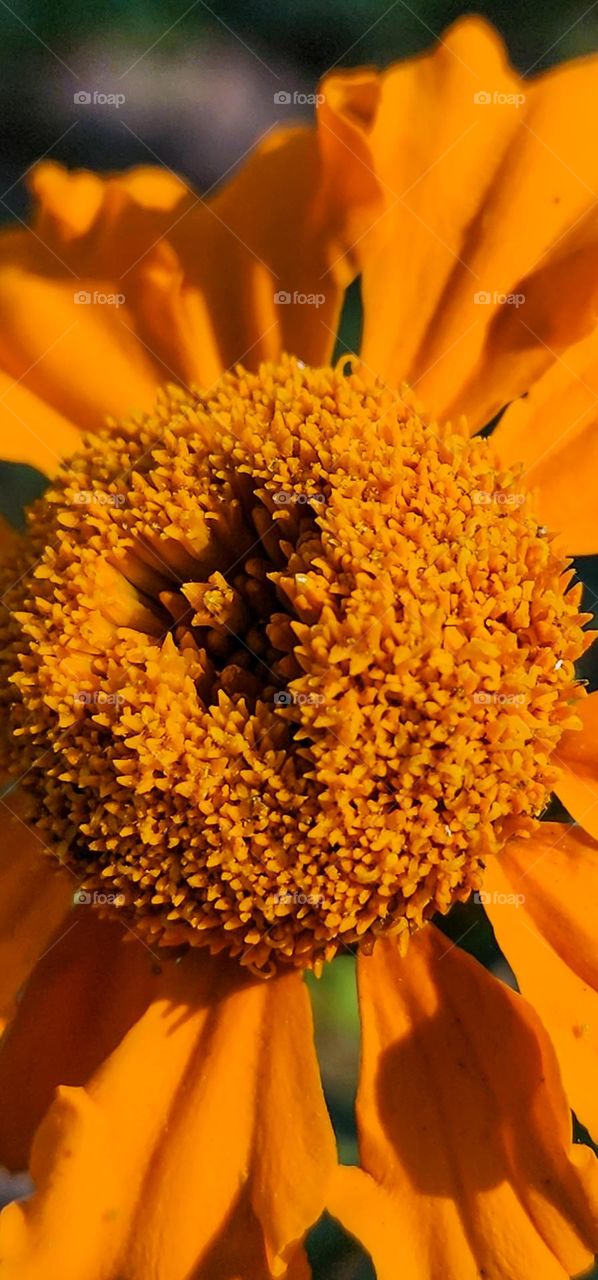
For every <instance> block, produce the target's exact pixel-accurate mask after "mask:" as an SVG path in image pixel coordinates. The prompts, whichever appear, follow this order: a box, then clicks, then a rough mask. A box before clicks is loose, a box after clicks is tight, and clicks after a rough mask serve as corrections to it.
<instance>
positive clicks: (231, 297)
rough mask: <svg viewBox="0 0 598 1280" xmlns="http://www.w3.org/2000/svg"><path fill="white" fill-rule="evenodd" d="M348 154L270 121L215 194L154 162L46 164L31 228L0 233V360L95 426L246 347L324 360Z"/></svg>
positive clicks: (351, 165) (347, 224)
mask: <svg viewBox="0 0 598 1280" xmlns="http://www.w3.org/2000/svg"><path fill="white" fill-rule="evenodd" d="M356 167H357V163H356V162H353V160H352V158H351V156H350V155H349V157H348V158H347V153H346V152H345V151H344V149H343V148H342V147H340V145H339V144H338V143H337V142H336V141H335V140H334V138H332V137H331V135H330V133H329V132H328V133H326V134H325V135H324V133H323V131H322V130H320V133H319V134H317V133H316V131H315V130H313V129H292V130H288V129H285V130H279V131H277V132H275V133H274V134H273V135H271V136H270V137H269V138H268V139H267V140H266V141H265V142H264V143H262V145H261V146H260V147H258V149H257V150H256V152H255V153H254V155H253V156H252V157H251V159H250V160H249V161H248V163H247V164H246V165H245V166H243V168H242V169H241V171H240V172H239V174H238V175H237V176H235V178H233V180H232V181H231V182H230V183H228V184H227V185H226V186H225V187H224V188H223V189H222V190H221V191H220V192H218V193H217V194H216V195H215V196H214V197H213V198H211V199H209V200H204V199H201V198H200V197H199V196H197V195H196V194H195V193H194V192H193V191H192V190H191V189H190V188H189V187H188V186H187V185H186V184H185V183H184V182H183V181H181V180H180V179H178V178H176V177H174V176H173V175H170V174H168V173H164V172H162V171H161V170H159V169H148V168H145V169H139V170H133V171H132V172H131V173H129V174H125V175H117V176H113V177H109V178H100V177H99V176H98V175H96V174H92V173H86V172H81V173H74V174H69V173H66V172H65V171H64V170H63V169H61V168H60V166H58V165H56V164H54V163H51V162H44V163H42V164H41V165H40V166H39V167H38V168H37V169H36V170H35V172H34V175H33V179H32V186H33V190H34V194H35V196H36V198H37V201H38V207H37V210H36V213H35V221H34V226H33V229H32V231H31V232H23V231H18V232H14V231H11V232H9V233H7V234H5V235H4V237H3V238H2V239H1V240H0V333H1V334H2V336H1V337H0V367H3V368H4V370H5V372H6V374H7V375H9V376H10V377H12V378H13V379H19V380H22V381H23V382H24V383H25V385H26V387H27V389H28V390H30V391H32V392H34V393H35V395H36V396H38V397H39V398H40V399H42V400H47V402H48V403H49V404H50V405H52V406H53V408H54V409H55V410H56V415H64V417H65V418H66V419H69V420H72V421H73V422H76V423H77V425H78V426H80V427H87V428H93V427H95V426H97V425H98V424H99V423H101V422H102V421H103V419H104V417H105V416H106V415H107V414H111V415H114V416H116V417H120V416H123V415H125V414H128V413H130V412H132V411H133V410H138V409H139V410H148V409H150V408H151V406H152V404H153V401H154V398H155V391H156V387H157V385H158V384H159V383H163V382H167V381H172V380H173V379H174V380H176V381H182V382H184V383H187V384H188V383H189V382H191V381H196V382H199V383H201V384H203V385H204V386H205V385H207V384H209V383H211V382H213V381H214V379H216V378H217V377H218V376H219V375H220V373H221V372H222V371H223V369H226V368H228V367H230V366H232V365H234V364H235V363H236V362H237V361H239V360H242V361H244V362H245V363H246V364H248V365H250V366H252V367H255V366H256V365H257V364H258V363H259V361H260V360H261V359H263V358H276V357H277V356H278V355H279V354H280V352H281V351H282V350H283V348H285V349H289V350H291V351H293V352H294V353H295V354H297V355H299V356H302V357H303V358H304V359H305V360H308V361H310V362H311V363H316V364H317V363H322V362H325V360H326V359H327V357H328V356H329V354H330V352H331V350H332V347H333V344H334V337H335V332H336V326H337V320H338V315H339V310H340V306H341V302H342V296H343V290H344V288H345V286H346V284H347V282H348V281H349V279H351V277H352V275H354V274H355V266H354V265H352V266H350V265H349V263H348V261H347V260H346V258H345V250H344V247H343V246H344V244H345V243H346V240H347V237H348V236H349V235H353V234H355V227H356V225H357V223H356V222H355V220H354V219H353V214H352V210H354V209H358V208H360V207H361V204H362V203H363V200H364V198H365V197H364V191H363V184H360V183H359V182H358V181H357V180H356V177H355V169H356ZM110 299H111V301H110ZM23 416H24V417H25V419H26V420H27V415H23ZM0 425H1V424H0ZM51 427H52V424H51V423H49V425H48V430H50V429H51Z"/></svg>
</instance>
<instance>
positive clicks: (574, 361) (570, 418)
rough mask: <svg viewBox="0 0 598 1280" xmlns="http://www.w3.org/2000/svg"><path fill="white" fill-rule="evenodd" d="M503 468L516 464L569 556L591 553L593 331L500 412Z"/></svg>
mask: <svg viewBox="0 0 598 1280" xmlns="http://www.w3.org/2000/svg"><path fill="white" fill-rule="evenodd" d="M493 444H494V445H495V446H496V448H497V450H498V453H499V456H500V458H501V461H502V462H503V463H504V464H505V465H506V466H511V465H517V464H518V463H521V464H522V465H523V471H524V479H525V483H526V485H527V486H528V487H529V488H534V489H537V490H538V510H539V514H540V517H541V519H542V521H543V522H544V524H546V526H547V527H548V528H549V529H550V530H551V531H553V532H558V534H559V541H560V544H561V545H562V547H563V549H564V551H565V552H566V553H568V554H569V555H593V554H594V553H595V552H596V551H597V550H598V523H597V521H596V508H597V505H598V493H597V492H596V488H595V479H594V478H595V476H596V474H597V473H598V329H596V330H594V331H593V332H592V333H591V334H590V336H589V337H588V338H585V339H584V340H583V341H582V342H580V343H578V344H576V345H575V346H573V347H571V348H570V349H569V350H568V351H567V352H566V354H565V355H564V356H563V357H562V358H560V359H559V360H557V361H556V362H555V364H553V365H552V366H551V368H550V369H548V370H547V372H546V373H545V374H544V375H543V376H542V377H541V378H540V379H539V381H538V382H537V383H536V384H535V386H533V387H532V389H531V391H530V393H529V395H528V396H526V397H525V399H522V400H517V401H515V402H514V403H513V404H511V405H510V406H509V408H508V409H507V411H506V413H504V414H503V416H502V418H501V420H500V422H499V424H498V426H497V428H496V431H495V432H494V435H493Z"/></svg>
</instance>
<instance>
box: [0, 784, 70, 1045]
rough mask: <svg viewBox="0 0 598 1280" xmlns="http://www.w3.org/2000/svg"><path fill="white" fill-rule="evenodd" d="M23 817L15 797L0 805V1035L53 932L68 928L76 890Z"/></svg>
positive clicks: (21, 802) (20, 803) (20, 802)
mask: <svg viewBox="0 0 598 1280" xmlns="http://www.w3.org/2000/svg"><path fill="white" fill-rule="evenodd" d="M25 813H26V806H25V801H24V798H23V796H22V795H21V794H19V793H18V792H17V791H13V792H11V793H10V794H9V795H8V796H7V797H5V798H4V799H2V800H0V886H1V891H0V1032H1V1031H2V1030H3V1029H4V1027H5V1026H6V1025H7V1023H8V1022H9V1021H10V1019H11V1018H12V1016H13V1014H14V1011H15V1007H16V998H17V995H18V993H19V991H20V989H21V987H22V985H23V983H24V982H25V980H26V978H27V977H28V976H29V974H30V972H31V970H32V969H33V967H34V965H35V964H36V962H37V960H38V959H39V957H40V956H41V955H42V953H43V952H44V951H46V949H47V948H48V947H50V946H52V945H53V942H54V937H55V935H56V933H57V931H61V930H64V929H67V928H69V924H68V922H67V919H66V917H67V915H68V912H69V910H70V907H71V903H72V897H73V886H75V887H76V882H75V881H74V880H73V878H72V876H71V875H70V874H67V873H66V872H64V873H63V872H60V871H56V870H55V869H54V864H53V862H52V860H51V859H50V858H49V857H48V855H47V853H46V850H45V848H44V845H43V842H42V841H41V840H40V838H39V836H37V835H36V834H35V833H34V832H33V831H32V830H31V828H30V827H29V826H28V825H27V821H26V818H25Z"/></svg>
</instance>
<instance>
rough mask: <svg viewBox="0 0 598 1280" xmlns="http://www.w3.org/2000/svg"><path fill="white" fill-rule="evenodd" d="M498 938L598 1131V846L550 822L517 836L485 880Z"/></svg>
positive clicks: (574, 1095) (573, 1094) (578, 1105)
mask: <svg viewBox="0 0 598 1280" xmlns="http://www.w3.org/2000/svg"><path fill="white" fill-rule="evenodd" d="M484 894H485V902H486V911H487V912H488V915H489V916H490V919H491V921H492V925H493V927H494V932H495V934H496V937H497V940H498V943H499V945H500V947H501V950H502V951H503V953H504V955H505V956H506V958H507V960H508V962H509V964H510V965H511V968H512V969H513V970H514V973H515V976H516V978H517V981H518V983H519V987H520V989H521V991H522V992H523V994H524V996H526V997H527V998H528V999H529V1000H531V1002H532V1004H533V1006H534V1008H535V1009H536V1010H537V1012H538V1013H539V1015H540V1017H541V1018H542V1021H543V1023H544V1026H545V1027H546V1028H547V1030H548V1031H549V1033H550V1036H551V1039H552V1043H553V1045H554V1048H555V1050H556V1053H557V1056H558V1060H559V1066H560V1069H561V1074H562V1076H563V1081H564V1084H565V1088H566V1091H567V1095H568V1098H569V1101H570V1103H571V1106H572V1107H573V1109H574V1111H575V1112H576V1113H577V1115H578V1116H579V1118H580V1120H582V1121H583V1123H584V1124H585V1125H586V1126H587V1127H588V1128H589V1129H590V1130H591V1132H592V1133H593V1134H594V1135H598V1093H597V1090H596V1080H597V1078H598V954H597V951H596V919H597V918H598V844H597V843H596V842H595V841H594V840H592V839H591V838H590V836H587V835H585V834H584V832H583V831H580V830H579V829H578V828H576V827H568V826H566V825H565V824H564V823H554V822H546V823H542V824H541V827H540V829H539V831H538V832H537V834H536V835H535V836H533V837H532V838H531V839H529V840H512V841H510V842H509V843H508V844H507V846H506V848H505V849H504V851H503V853H502V854H501V856H500V858H493V859H492V860H491V861H490V863H489V866H488V869H487V876H486V879H485V888H484Z"/></svg>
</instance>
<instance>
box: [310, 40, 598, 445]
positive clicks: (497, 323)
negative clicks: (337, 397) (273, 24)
mask: <svg viewBox="0 0 598 1280" xmlns="http://www.w3.org/2000/svg"><path fill="white" fill-rule="evenodd" d="M352 76H353V73H347V75H346V76H345V75H340V76H339V75H338V74H335V75H334V76H333V77H332V79H331V80H328V81H325V82H324V86H323V92H324V93H325V94H326V95H327V96H328V97H330V98H331V100H333V101H334V102H335V103H337V104H338V108H337V109H338V117H339V120H341V119H342V120H343V121H345V120H346V119H347V117H350V118H351V119H352V121H353V124H354V125H358V126H359V128H360V146H359V149H357V148H356V147H355V148H354V152H355V154H356V155H357V156H358V157H359V159H360V160H361V162H362V167H363V180H364V182H367V183H369V184H371V183H372V181H373V180H376V181H377V183H378V187H379V204H378V206H377V208H376V212H375V214H374V215H373V216H372V219H371V223H370V229H369V232H368V233H367V234H365V235H364V234H363V233H362V235H361V237H360V239H359V242H358V244H357V246H356V252H357V254H358V258H359V262H360V265H361V268H362V273H363V298H364V310H365V321H364V337H363V346H362V354H363V357H364V359H365V360H366V361H367V362H368V363H369V364H370V365H371V366H372V367H373V368H375V369H376V370H377V372H379V373H381V374H382V375H383V376H384V377H386V378H387V379H388V380H389V381H394V382H399V381H400V380H401V379H405V380H407V381H408V382H409V383H411V385H413V386H415V387H416V390H417V392H418V394H419V395H420V396H421V399H422V402H423V404H424V406H425V407H426V408H427V409H428V410H429V411H430V412H431V413H433V414H439V415H448V416H454V415H459V414H461V413H465V414H466V415H467V416H468V418H469V420H470V423H471V425H472V428H476V427H479V426H482V425H483V424H484V422H486V421H487V420H488V419H489V418H491V417H492V416H493V414H494V413H495V412H496V411H497V410H498V409H500V408H501V406H503V405H504V404H506V403H508V401H509V400H511V399H512V398H513V397H514V396H515V395H517V394H520V393H521V392H523V391H525V390H526V389H527V388H528V387H529V385H531V383H532V382H533V381H534V380H535V379H536V378H537V377H538V376H539V374H540V372H541V371H542V369H543V368H545V367H546V366H548V365H549V364H550V363H551V362H552V361H553V360H554V359H555V356H556V354H557V353H558V352H559V351H562V350H563V348H565V347H566V346H568V345H569V344H571V343H573V342H575V341H577V340H578V339H580V338H582V337H583V336H584V335H585V334H586V333H587V332H588V331H589V330H590V329H591V328H592V327H593V325H594V324H595V320H596V314H597V312H598V286H597V284H596V281H597V279H598V275H597V272H596V266H597V264H598V217H597V216H596V213H595V207H594V206H595V204H596V192H597V191H598V159H597V157H596V150H595V147H594V146H593V145H592V141H591V136H590V135H589V134H588V132H587V130H583V129H579V128H578V127H577V125H576V122H577V121H578V120H579V119H583V118H588V117H590V116H591V115H592V114H593V113H594V112H595V109H596V101H597V92H598V91H597V90H596V62H595V60H592V59H588V60H585V61H583V60H580V61H578V62H574V63H570V64H568V65H566V66H565V67H562V68H558V69H557V70H553V71H551V72H549V73H548V74H546V75H542V76H540V77H538V78H536V79H533V80H530V81H522V80H520V78H519V77H518V76H517V75H516V74H515V72H514V71H512V70H511V69H510V68H509V66H508V64H507V60H506V57H505V53H504V50H503V47H502V44H501V42H500V40H499V39H498V37H497V36H496V34H495V32H494V31H493V30H492V29H491V28H490V27H488V26H487V25H486V24H485V23H484V22H483V21H482V20H481V19H479V18H465V19H462V20H459V21H458V22H457V23H456V24H455V25H454V26H453V27H451V28H450V29H449V31H448V32H447V33H446V34H445V36H444V38H443V39H442V40H441V41H440V42H439V43H438V44H437V46H436V47H435V48H434V50H433V51H432V52H431V53H427V54H425V55H424V56H422V57H419V58H414V59H410V60H408V61H406V62H403V63H399V64H398V65H396V66H394V67H391V68H390V70H389V71H387V72H385V73H384V74H383V75H382V76H380V77H379V78H378V79H377V80H376V81H375V84H373V85H370V88H369V103H368V110H367V111H362V112H361V114H360V115H359V117H356V116H355V115H350V112H349V111H348V110H347V108H346V107H345V105H344V102H343V94H344V91H345V90H344V86H345V85H346V84H347V83H349V84H351V82H352ZM336 129H337V131H338V132H340V124H337V125H336ZM514 295H517V301H513V296H514ZM520 298H523V301H522V302H520V301H519V299H520ZM555 298H558V305H556V306H555ZM505 299H511V301H510V302H509V301H505Z"/></svg>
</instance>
